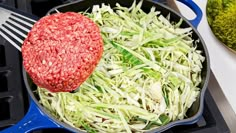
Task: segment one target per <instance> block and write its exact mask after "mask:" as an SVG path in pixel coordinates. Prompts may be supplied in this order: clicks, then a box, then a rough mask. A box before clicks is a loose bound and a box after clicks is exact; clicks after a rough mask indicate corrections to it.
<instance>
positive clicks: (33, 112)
mask: <svg viewBox="0 0 236 133" xmlns="http://www.w3.org/2000/svg"><path fill="white" fill-rule="evenodd" d="M16 111H17V110H16ZM43 128H62V127H61V126H60V125H58V124H56V123H55V122H53V120H51V119H50V118H49V117H48V116H46V115H45V114H44V113H43V112H41V111H40V109H39V108H38V107H37V105H36V104H35V102H34V101H33V100H32V99H31V98H30V107H29V111H28V112H27V114H26V115H25V117H24V118H23V119H22V120H21V121H19V122H18V123H17V124H15V125H14V126H11V127H9V128H7V129H5V130H3V131H1V133H29V132H31V131H33V130H36V129H43Z"/></svg>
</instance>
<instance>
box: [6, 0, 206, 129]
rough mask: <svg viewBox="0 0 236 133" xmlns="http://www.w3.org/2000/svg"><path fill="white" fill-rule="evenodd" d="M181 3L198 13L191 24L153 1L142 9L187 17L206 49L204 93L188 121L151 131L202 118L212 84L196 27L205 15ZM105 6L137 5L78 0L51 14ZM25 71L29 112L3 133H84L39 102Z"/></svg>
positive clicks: (122, 0)
mask: <svg viewBox="0 0 236 133" xmlns="http://www.w3.org/2000/svg"><path fill="white" fill-rule="evenodd" d="M138 1H139V0H137V2H138ZM178 1H180V2H182V3H184V4H185V5H187V6H189V7H190V8H191V9H192V10H193V11H194V12H195V14H196V15H197V17H196V18H195V19H194V20H190V21H188V20H187V19H185V18H184V17H183V16H182V15H180V14H179V13H177V12H175V11H174V10H172V9H170V8H169V7H166V6H164V5H162V4H160V3H158V2H153V1H150V0H143V6H142V9H143V10H144V11H146V12H148V11H149V10H150V8H151V7H152V6H155V7H156V9H157V10H159V11H161V14H163V15H164V16H167V15H168V14H169V13H170V14H171V21H175V22H178V21H179V19H180V18H183V20H184V22H183V24H182V25H181V27H192V28H193V35H192V38H193V39H199V40H200V42H199V43H198V44H197V45H198V46H197V49H199V50H202V51H203V56H205V57H206V60H205V62H204V63H203V69H202V75H201V77H202V82H201V84H200V88H201V94H200V96H199V97H198V98H197V100H196V101H195V102H194V104H193V105H192V106H191V108H190V109H189V110H188V112H187V116H188V117H187V118H186V119H184V120H178V121H174V122H171V123H169V124H167V125H165V126H162V127H160V128H157V129H154V130H152V131H150V132H162V131H165V130H167V129H169V128H171V127H173V126H177V125H187V124H193V123H195V122H197V121H198V120H199V119H200V117H201V115H202V112H203V101H204V94H205V91H206V89H207V85H208V81H209V77H210V62H209V55H208V52H207V48H206V46H205V43H204V41H203V39H202V38H201V36H200V35H199V33H198V32H197V30H196V27H197V26H198V24H199V22H200V20H201V18H202V12H201V10H200V8H199V7H198V6H197V5H196V4H195V3H194V2H193V1H192V0H178ZM101 3H106V4H110V5H111V6H115V3H120V4H121V5H122V6H127V7H130V6H131V4H132V3H133V0H78V1H76V2H73V3H70V4H65V5H61V6H58V7H55V8H53V9H52V10H50V11H49V12H48V14H52V13H56V12H57V11H60V12H67V11H74V12H78V11H85V10H87V9H88V8H89V7H90V8H91V7H92V6H93V5H95V4H99V5H100V4H101ZM22 72H23V77H24V82H25V85H26V88H27V91H28V93H29V95H30V107H29V111H28V113H27V114H26V115H25V117H24V118H23V119H22V120H21V121H20V122H18V123H17V124H16V125H14V126H12V127H9V128H8V129H6V130H4V131H2V133H11V132H14V133H15V132H21V133H23V132H26V133H27V132H31V131H33V130H36V129H43V128H64V129H67V130H69V131H72V132H82V130H78V129H76V128H74V127H72V126H70V125H68V124H66V123H63V122H60V121H59V120H57V119H56V118H54V117H53V116H52V115H51V114H50V113H49V112H48V111H47V110H46V109H45V108H44V107H43V106H42V105H40V103H39V101H38V100H39V98H38V96H37V95H36V94H35V93H34V92H33V91H34V90H36V89H37V87H36V85H35V84H34V83H33V82H32V80H31V79H30V78H29V76H28V75H27V73H26V71H25V70H24V68H23V70H22Z"/></svg>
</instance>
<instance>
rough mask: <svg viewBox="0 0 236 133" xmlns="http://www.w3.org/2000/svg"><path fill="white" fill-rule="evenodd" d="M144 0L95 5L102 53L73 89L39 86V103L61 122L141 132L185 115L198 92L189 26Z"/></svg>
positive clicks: (197, 58)
mask: <svg viewBox="0 0 236 133" xmlns="http://www.w3.org/2000/svg"><path fill="white" fill-rule="evenodd" d="M141 5H142V2H140V3H138V4H137V5H136V3H135V2H134V3H133V5H132V6H131V7H130V8H127V7H123V6H121V5H119V4H116V7H115V8H114V9H112V8H111V7H110V6H109V5H105V4H102V5H101V6H98V5H95V6H94V7H93V8H92V12H91V13H88V12H83V14H84V15H87V16H88V17H89V18H91V19H92V20H94V22H96V23H97V24H98V25H99V27H100V29H101V32H102V36H103V39H104V43H105V44H104V53H103V57H102V59H101V61H100V63H99V64H98V66H97V68H96V70H95V71H94V72H93V73H92V75H91V76H90V77H89V79H87V80H86V81H85V82H84V83H83V84H82V85H81V86H80V88H79V90H78V92H75V93H66V92H63V93H61V92H60V93H51V92H49V91H47V90H46V89H44V88H40V87H38V89H37V93H38V95H39V97H40V103H41V104H42V105H43V106H44V107H45V108H46V109H47V110H48V111H50V113H51V114H53V115H54V116H55V117H56V118H58V119H59V120H60V121H63V122H65V123H67V124H69V125H71V126H72V127H75V128H78V129H81V130H85V131H87V132H91V133H95V132H110V133H115V132H128V133H131V132H145V131H147V130H150V129H153V128H158V127H160V126H162V125H165V124H167V123H169V122H171V121H175V120H179V119H184V118H185V117H186V112H187V110H188V109H189V108H190V107H191V105H192V104H193V102H194V101H195V100H196V98H197V97H198V96H199V93H200V88H199V84H200V82H201V80H202V79H201V70H202V62H203V61H204V60H205V58H204V57H203V56H202V55H201V51H199V50H197V49H196V46H195V43H194V42H195V41H194V40H193V39H192V38H191V34H192V29H191V28H180V25H181V23H182V20H180V21H179V22H178V23H176V24H173V23H171V22H170V21H169V19H168V18H169V16H167V17H164V16H162V15H161V14H160V12H159V11H156V10H155V8H154V7H153V8H151V9H150V12H149V13H145V12H144V11H143V10H142V9H141Z"/></svg>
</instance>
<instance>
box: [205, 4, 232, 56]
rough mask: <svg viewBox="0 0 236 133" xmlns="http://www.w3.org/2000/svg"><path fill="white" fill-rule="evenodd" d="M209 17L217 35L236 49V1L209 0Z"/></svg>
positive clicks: (209, 21)
mask: <svg viewBox="0 0 236 133" xmlns="http://www.w3.org/2000/svg"><path fill="white" fill-rule="evenodd" d="M207 19H208V23H209V25H210V27H211V28H212V31H213V33H214V34H215V36H216V37H217V38H218V39H219V40H220V41H221V42H223V43H224V44H226V45H227V46H228V47H230V48H231V49H233V50H235V51H236V1H235V0H208V4H207Z"/></svg>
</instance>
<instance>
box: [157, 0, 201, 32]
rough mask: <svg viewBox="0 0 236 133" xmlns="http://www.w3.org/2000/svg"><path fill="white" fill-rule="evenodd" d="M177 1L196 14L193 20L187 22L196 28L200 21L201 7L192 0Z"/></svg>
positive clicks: (159, 0)
mask: <svg viewBox="0 0 236 133" xmlns="http://www.w3.org/2000/svg"><path fill="white" fill-rule="evenodd" d="M153 1H154V2H161V1H163V0H153ZM173 1H175V0H173ZM178 1H179V2H181V3H183V4H185V5H186V6H188V7H189V8H190V9H192V10H193V12H194V13H195V14H196V18H194V19H193V20H189V22H190V23H191V24H192V25H193V26H194V27H195V28H197V27H198V24H199V23H200V21H201V19H202V10H201V8H200V7H199V6H198V5H197V4H196V3H194V2H193V1H192V0H178Z"/></svg>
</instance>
